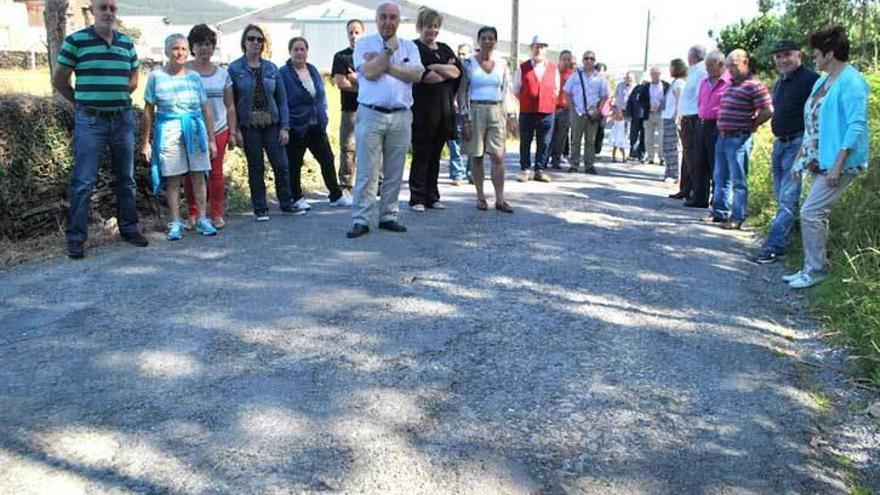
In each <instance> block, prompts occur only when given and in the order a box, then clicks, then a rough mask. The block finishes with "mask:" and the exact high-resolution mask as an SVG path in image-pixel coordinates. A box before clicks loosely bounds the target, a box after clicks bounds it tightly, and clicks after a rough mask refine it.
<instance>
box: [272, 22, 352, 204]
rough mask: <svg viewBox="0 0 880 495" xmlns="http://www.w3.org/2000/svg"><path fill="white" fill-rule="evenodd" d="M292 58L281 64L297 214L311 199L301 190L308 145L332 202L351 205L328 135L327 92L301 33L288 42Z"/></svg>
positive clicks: (292, 184)
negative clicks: (307, 199)
mask: <svg viewBox="0 0 880 495" xmlns="http://www.w3.org/2000/svg"><path fill="white" fill-rule="evenodd" d="M287 49H288V51H289V52H290V59H289V60H288V61H287V63H286V64H284V66H283V67H281V70H280V72H281V80H282V81H283V82H284V88H285V91H286V92H287V107H288V110H289V111H290V121H291V124H292V125H291V127H290V130H291V136H290V142H289V143H287V164H288V166H289V167H290V191H291V193H292V195H293V201H294V204H293V206H294V208H296V213H297V214H298V215H304V214H305V213H306V212H307V211H308V210H309V209H310V206H309V203H308V202H307V201H306V198H305V197H304V196H303V192H302V166H303V157H304V156H305V153H306V149H308V150H309V151H311V152H312V156H313V157H315V160H317V161H318V163H319V164H320V165H321V176H322V177H323V178H324V185H325V186H327V192H328V193H329V195H330V206H351V198H350V197H348V196H343V195H342V189H340V188H339V183H338V182H337V181H336V167H335V166H334V165H333V149H332V148H331V147H330V138H328V137H327V122H328V121H329V119H328V118H327V93H326V92H325V91H324V80H323V79H321V73H320V72H318V69H317V68H316V67H315V66H314V65H312V64H310V63H308V62H307V59H308V56H309V42H308V41H307V40H306V39H305V38H302V37H295V38H291V39H290V42H289V43H288V44H287Z"/></svg>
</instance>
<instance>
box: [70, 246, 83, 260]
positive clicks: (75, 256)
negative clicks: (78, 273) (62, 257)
mask: <svg viewBox="0 0 880 495" xmlns="http://www.w3.org/2000/svg"><path fill="white" fill-rule="evenodd" d="M85 256H86V248H85V246H84V245H83V243H81V242H68V243H67V257H68V258H70V259H72V260H81V259H83V258H85Z"/></svg>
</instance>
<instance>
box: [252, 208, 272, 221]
mask: <svg viewBox="0 0 880 495" xmlns="http://www.w3.org/2000/svg"><path fill="white" fill-rule="evenodd" d="M254 216H256V217H257V221H258V222H268V221H269V210H258V211H255V212H254Z"/></svg>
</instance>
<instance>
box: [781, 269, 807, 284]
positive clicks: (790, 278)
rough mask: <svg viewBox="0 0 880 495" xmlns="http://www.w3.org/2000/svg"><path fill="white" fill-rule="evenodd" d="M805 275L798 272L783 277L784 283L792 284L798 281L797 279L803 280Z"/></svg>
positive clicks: (801, 271)
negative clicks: (802, 276) (802, 277)
mask: <svg viewBox="0 0 880 495" xmlns="http://www.w3.org/2000/svg"><path fill="white" fill-rule="evenodd" d="M803 273H804V271H803V270H798V271H796V272H794V273H789V274H788V275H783V276H782V281H783V282H791V281H793V280H797V279H799V278H801V275H803Z"/></svg>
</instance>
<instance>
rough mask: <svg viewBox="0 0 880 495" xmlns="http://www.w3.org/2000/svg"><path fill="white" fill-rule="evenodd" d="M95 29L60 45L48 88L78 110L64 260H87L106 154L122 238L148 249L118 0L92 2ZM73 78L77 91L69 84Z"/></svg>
mask: <svg viewBox="0 0 880 495" xmlns="http://www.w3.org/2000/svg"><path fill="white" fill-rule="evenodd" d="M91 10H92V13H93V14H94V16H95V24H94V25H93V26H91V27H88V28H85V29H83V30H80V31H77V32H75V33H73V34H71V35H70V36H68V37H67V38H66V39H65V40H64V43H63V44H62V45H61V51H60V53H59V54H58V63H57V64H56V67H55V72H54V73H53V74H52V85H53V86H55V88H56V89H57V90H58V92H59V93H61V95H62V96H64V98H66V99H67V100H69V101H70V102H71V103H73V104H74V105H75V106H76V115H75V118H74V141H73V144H74V165H73V177H72V179H71V184H70V197H69V200H70V211H69V213H68V221H67V231H66V233H67V255H68V256H70V257H71V258H74V259H78V258H82V257H83V256H85V248H84V246H85V241H86V238H87V236H88V218H89V206H90V203H91V195H92V190H93V189H94V187H95V182H96V180H97V177H98V167H99V166H100V161H101V158H102V157H103V156H104V153H106V152H107V151H108V150H109V152H110V158H111V163H112V165H113V172H114V174H115V175H116V220H117V223H118V225H119V232H120V234H122V238H123V239H124V240H125V241H127V242H129V243H131V244H134V245H136V246H141V247H143V246H146V245H147V240H146V238H144V236H143V235H141V233H140V227H139V225H138V217H137V211H136V209H135V181H134V117H133V115H132V110H131V92H132V91H134V90H135V88H137V84H138V59H137V53H135V49H134V41H133V40H132V39H131V38H129V37H128V36H126V35H124V34H122V33H120V32H119V31H117V30H116V29H115V28H116V11H117V5H116V0H92V2H91ZM71 74H76V87H75V88H73V87H71V85H70V76H71Z"/></svg>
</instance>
